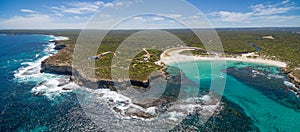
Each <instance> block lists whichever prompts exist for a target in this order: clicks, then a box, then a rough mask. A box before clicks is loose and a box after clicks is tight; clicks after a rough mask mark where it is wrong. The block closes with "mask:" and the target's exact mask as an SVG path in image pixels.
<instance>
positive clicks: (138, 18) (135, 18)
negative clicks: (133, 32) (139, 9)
mask: <svg viewBox="0 0 300 132" xmlns="http://www.w3.org/2000/svg"><path fill="white" fill-rule="evenodd" d="M133 19H134V20H144V18H142V17H134V18H133Z"/></svg>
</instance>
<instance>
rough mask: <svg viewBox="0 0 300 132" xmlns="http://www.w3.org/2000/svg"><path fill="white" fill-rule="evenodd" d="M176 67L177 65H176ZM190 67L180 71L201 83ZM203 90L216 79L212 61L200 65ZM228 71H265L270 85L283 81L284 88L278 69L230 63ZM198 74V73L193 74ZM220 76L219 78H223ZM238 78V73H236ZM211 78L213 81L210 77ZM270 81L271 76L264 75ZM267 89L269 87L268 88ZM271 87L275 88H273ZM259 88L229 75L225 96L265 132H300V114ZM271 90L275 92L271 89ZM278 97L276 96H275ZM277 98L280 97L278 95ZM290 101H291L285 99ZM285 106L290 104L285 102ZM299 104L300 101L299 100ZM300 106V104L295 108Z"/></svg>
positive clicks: (292, 95) (291, 94) (228, 63)
mask: <svg viewBox="0 0 300 132" xmlns="http://www.w3.org/2000/svg"><path fill="white" fill-rule="evenodd" d="M174 65H175V64H174ZM190 65H191V64H188V63H185V64H181V65H180V66H181V69H183V72H185V73H187V76H188V77H189V78H190V79H191V80H193V81H198V78H195V77H194V76H193V74H192V73H194V70H193V69H190V68H188V67H189V66H190ZM197 65H198V69H199V74H200V80H201V87H206V88H209V87H210V85H209V84H210V79H211V78H215V75H211V74H210V72H211V63H210V62H209V61H201V62H197ZM226 65H227V66H226V68H228V67H235V68H245V67H249V68H252V69H255V70H261V71H264V73H269V76H270V75H271V76H272V78H270V81H271V82H272V80H274V81H275V82H274V81H273V82H274V83H278V80H275V79H276V77H277V78H278V77H279V78H282V82H281V83H282V84H284V80H285V78H284V77H283V76H281V75H279V74H280V70H279V68H277V67H272V66H266V65H258V64H253V63H244V62H227V64H226ZM214 68H216V69H218V70H219V71H222V70H223V69H224V68H225V67H214ZM194 74H195V73H194ZM221 74H222V73H221V72H220V76H221ZM237 74H239V73H237ZM209 76H210V77H209ZM265 76H266V77H268V74H266V75H265ZM255 79H256V78H251V79H247V80H248V81H251V80H252V81H253V82H256V83H260V82H259V81H257V80H255ZM265 87H268V85H267V86H265ZM269 87H272V85H270V86H269ZM257 89H259V88H255V87H253V86H250V85H247V83H246V82H242V81H241V80H237V79H236V78H234V77H232V76H230V75H227V78H226V85H225V90H224V93H223V96H224V97H226V98H227V99H228V100H230V101H232V102H234V103H236V104H238V105H239V106H240V107H242V108H243V109H244V111H245V113H246V114H247V115H248V116H249V117H251V119H252V120H253V121H254V123H255V125H256V126H258V127H259V129H260V130H262V131H295V130H297V129H300V122H299V120H300V112H299V111H297V110H295V109H292V108H289V107H287V106H284V105H282V104H280V103H278V102H277V100H274V99H272V98H270V97H268V96H266V95H265V94H263V93H262V91H260V90H257ZM269 90H272V88H270V89H269ZM274 94H275V93H274ZM277 94H278V93H277ZM280 94H287V95H290V96H289V98H292V99H294V98H296V95H294V94H293V93H291V92H286V91H284V90H282V93H280ZM286 100H288V99H286ZM284 101H285V100H283V103H288V102H284ZM297 101H298V102H297V103H299V99H298V100H297ZM294 105H297V104H294Z"/></svg>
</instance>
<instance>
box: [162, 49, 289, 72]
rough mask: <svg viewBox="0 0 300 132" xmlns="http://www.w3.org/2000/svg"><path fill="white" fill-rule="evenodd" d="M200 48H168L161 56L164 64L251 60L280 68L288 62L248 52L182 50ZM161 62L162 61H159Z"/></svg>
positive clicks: (284, 66) (251, 61)
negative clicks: (209, 53) (202, 53)
mask: <svg viewBox="0 0 300 132" xmlns="http://www.w3.org/2000/svg"><path fill="white" fill-rule="evenodd" d="M195 49H198V48H196V47H180V48H171V49H168V50H165V51H164V52H163V53H162V54H161V56H160V58H161V60H160V61H161V62H162V63H164V64H170V63H175V62H190V61H224V62H226V61H239V62H250V63H258V64H265V65H270V66H276V67H280V68H286V67H287V64H286V63H285V62H281V61H274V60H268V59H263V58H260V57H258V58H247V57H249V56H253V55H254V53H248V54H242V56H238V57H236V58H234V57H219V56H214V57H210V56H207V57H203V56H193V55H182V54H180V52H183V51H186V50H189V51H191V50H195ZM158 63H160V62H158Z"/></svg>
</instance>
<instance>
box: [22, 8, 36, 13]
mask: <svg viewBox="0 0 300 132" xmlns="http://www.w3.org/2000/svg"><path fill="white" fill-rule="evenodd" d="M20 11H21V12H24V13H38V12H36V11H33V10H30V9H21V10H20Z"/></svg>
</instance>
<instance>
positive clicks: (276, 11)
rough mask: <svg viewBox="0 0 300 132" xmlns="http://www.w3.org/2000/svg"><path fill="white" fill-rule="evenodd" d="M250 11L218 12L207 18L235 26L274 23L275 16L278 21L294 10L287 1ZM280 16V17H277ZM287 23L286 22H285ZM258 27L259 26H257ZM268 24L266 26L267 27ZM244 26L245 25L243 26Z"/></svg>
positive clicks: (254, 8)
mask: <svg viewBox="0 0 300 132" xmlns="http://www.w3.org/2000/svg"><path fill="white" fill-rule="evenodd" d="M250 9H251V11H249V12H229V11H219V12H213V13H210V14H208V16H209V17H211V18H213V21H214V22H216V23H218V22H217V21H221V22H229V23H231V24H232V23H236V24H238V23H239V24H244V25H245V24H249V23H256V24H258V22H262V21H263V22H264V23H266V21H269V23H272V22H274V19H273V18H274V17H273V16H277V18H278V19H280V18H284V13H287V12H289V11H291V10H294V9H295V7H294V6H293V5H292V4H290V3H289V1H288V0H286V1H283V2H280V3H276V4H257V5H253V6H250ZM280 15H282V17H278V16H280ZM288 19H289V20H292V19H295V17H288ZM285 22H288V21H285ZM258 25H259V24H258ZM268 25H270V24H267V25H266V26H268ZM245 26H246V25H245Z"/></svg>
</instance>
